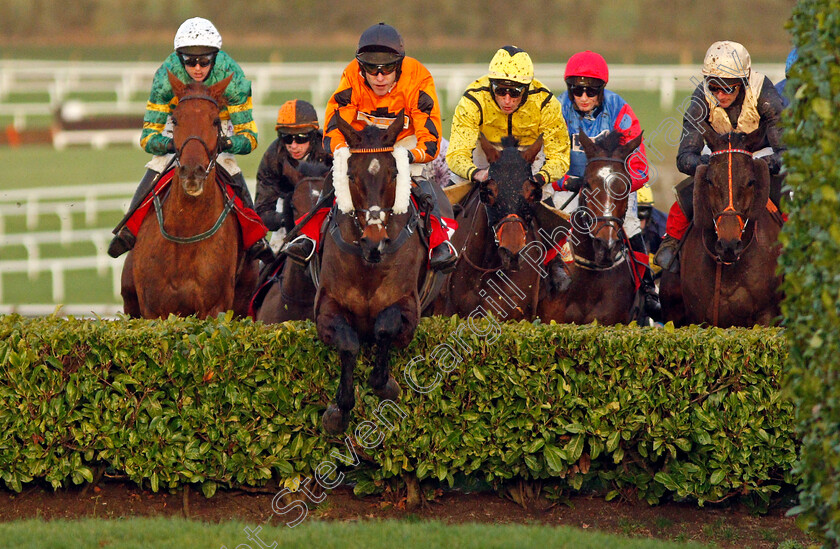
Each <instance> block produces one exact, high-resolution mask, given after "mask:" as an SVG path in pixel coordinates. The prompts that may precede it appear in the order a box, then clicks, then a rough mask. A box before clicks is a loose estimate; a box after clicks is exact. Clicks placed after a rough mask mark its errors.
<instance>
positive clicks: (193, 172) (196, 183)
mask: <svg viewBox="0 0 840 549" xmlns="http://www.w3.org/2000/svg"><path fill="white" fill-rule="evenodd" d="M178 180H179V181H180V182H181V188H183V189H184V192H185V193H187V194H188V195H190V196H199V195H200V194H201V193H203V192H204V184H205V183H206V182H207V172H206V171H204V169H202V168H200V167H195V166H181V167H179V168H178Z"/></svg>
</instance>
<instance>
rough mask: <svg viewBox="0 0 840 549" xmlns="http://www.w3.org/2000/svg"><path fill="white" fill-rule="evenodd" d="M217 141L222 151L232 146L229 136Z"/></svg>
mask: <svg viewBox="0 0 840 549" xmlns="http://www.w3.org/2000/svg"><path fill="white" fill-rule="evenodd" d="M219 143H220V144H219V149H220V150H221V151H222V152H225V151H229V150H231V149H232V148H233V139H231V138H230V137H223V138H222V140H221V141H220V142H219Z"/></svg>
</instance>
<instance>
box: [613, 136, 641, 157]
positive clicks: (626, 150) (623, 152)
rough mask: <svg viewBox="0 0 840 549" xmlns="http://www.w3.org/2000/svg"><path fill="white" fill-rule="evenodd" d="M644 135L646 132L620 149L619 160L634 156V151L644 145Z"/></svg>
mask: <svg viewBox="0 0 840 549" xmlns="http://www.w3.org/2000/svg"><path fill="white" fill-rule="evenodd" d="M644 133H645V132H642V133H640V134H639V135H637V136H636V137H634V138H633V139H631V140H630V141H628V142H627V143H625V144H624V145H622V146H621V147H619V149H618V152H619V154H618V158H621V159H622V160H623V159H625V158H627V157H628V156H630V155H631V154H633V151H635V150H636V149H638V148H639V146H640V145H641V144H642V136H643V135H644Z"/></svg>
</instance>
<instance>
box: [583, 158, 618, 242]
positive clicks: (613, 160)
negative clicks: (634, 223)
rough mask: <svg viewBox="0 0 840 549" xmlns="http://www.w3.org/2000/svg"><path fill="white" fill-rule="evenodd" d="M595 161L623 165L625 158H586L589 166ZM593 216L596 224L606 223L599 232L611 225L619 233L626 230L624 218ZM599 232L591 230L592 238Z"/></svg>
mask: <svg viewBox="0 0 840 549" xmlns="http://www.w3.org/2000/svg"><path fill="white" fill-rule="evenodd" d="M593 162H611V163H613V164H616V163H618V164H621V165H622V166H623V165H624V160H620V159H618V158H611V157H609V156H595V157H593V158H587V159H586V165H587V166H588V165H589V164H591V163H593ZM588 186H589V183H588V182H587V187H588ZM592 217H593V219H594V220H595V224H596V225H597V224H598V222H599V221H600V222H603V223H604V225H603V226H602V227H601V228H600V229H598V232H600V231H601V230H603V229H604V228H606V227H609V226H612V227H613V228H614V229H615V230H616V231H618V232H619V233H623V231H624V220H623V219H620V218H618V217H616V216H614V215H596V216H592ZM598 232H596V233H594V234H593V233H591V232H590V236H591V237H592V238H595V236H596V235H597V234H598Z"/></svg>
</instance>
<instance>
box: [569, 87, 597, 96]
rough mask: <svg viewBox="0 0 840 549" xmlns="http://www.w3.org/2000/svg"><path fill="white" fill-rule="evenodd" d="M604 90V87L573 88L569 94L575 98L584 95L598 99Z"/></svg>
mask: <svg viewBox="0 0 840 549" xmlns="http://www.w3.org/2000/svg"><path fill="white" fill-rule="evenodd" d="M602 89H604V87H603V86H571V87H570V88H569V92H571V94H572V95H574V96H575V97H583V94H584V93H585V94H586V95H588V96H589V97H598V94H600V93H601V90H602Z"/></svg>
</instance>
